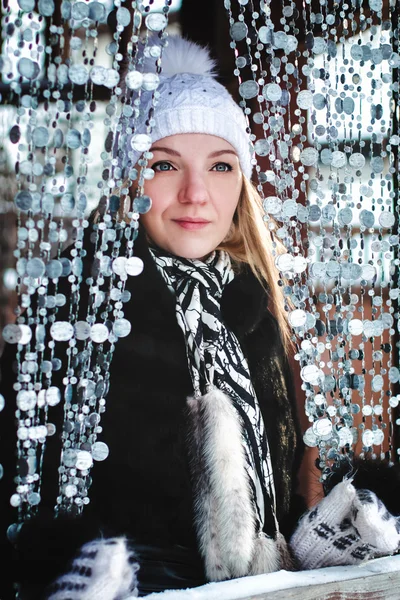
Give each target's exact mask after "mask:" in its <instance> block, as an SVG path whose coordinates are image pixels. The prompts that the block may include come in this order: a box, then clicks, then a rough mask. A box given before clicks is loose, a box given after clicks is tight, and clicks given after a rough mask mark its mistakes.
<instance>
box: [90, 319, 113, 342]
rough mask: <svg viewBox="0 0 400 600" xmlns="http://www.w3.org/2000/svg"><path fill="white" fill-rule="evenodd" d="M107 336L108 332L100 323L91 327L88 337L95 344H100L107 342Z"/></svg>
mask: <svg viewBox="0 0 400 600" xmlns="http://www.w3.org/2000/svg"><path fill="white" fill-rule="evenodd" d="M108 336H109V331H108V329H107V327H106V326H105V325H103V324H102V323H96V324H95V325H92V327H91V329H90V337H91V339H92V340H93V342H96V344H102V343H103V342H105V341H106V340H108Z"/></svg>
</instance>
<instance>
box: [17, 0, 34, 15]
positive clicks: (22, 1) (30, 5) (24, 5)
mask: <svg viewBox="0 0 400 600" xmlns="http://www.w3.org/2000/svg"><path fill="white" fill-rule="evenodd" d="M18 6H19V7H20V9H21V10H23V11H25V12H31V11H32V10H34V9H35V0H18Z"/></svg>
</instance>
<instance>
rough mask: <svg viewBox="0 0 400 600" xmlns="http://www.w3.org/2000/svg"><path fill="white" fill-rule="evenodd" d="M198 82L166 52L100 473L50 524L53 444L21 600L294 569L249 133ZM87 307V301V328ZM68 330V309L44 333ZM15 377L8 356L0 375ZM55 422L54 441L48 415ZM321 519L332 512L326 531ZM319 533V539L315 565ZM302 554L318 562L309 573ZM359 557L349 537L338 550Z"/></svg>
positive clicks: (8, 391) (267, 274)
mask: <svg viewBox="0 0 400 600" xmlns="http://www.w3.org/2000/svg"><path fill="white" fill-rule="evenodd" d="M187 65H190V68H189V67H188V66H187ZM211 67H212V63H211V61H210V59H209V57H208V54H207V52H206V51H205V50H204V49H200V48H198V47H197V46H195V45H193V44H190V43H189V42H186V41H184V40H181V39H180V38H176V39H174V38H171V39H170V42H169V46H168V48H167V49H166V50H165V55H164V58H163V68H164V78H163V80H162V83H161V86H160V88H159V91H160V99H159V102H158V106H157V110H156V112H155V115H154V119H155V122H154V127H153V129H152V134H151V135H152V142H153V144H152V148H151V152H152V158H151V159H150V161H149V166H151V167H152V169H153V170H154V178H153V179H150V180H148V181H146V184H145V193H146V194H148V195H149V196H150V197H151V198H152V203H153V204H152V208H151V210H150V211H149V212H148V213H146V214H144V215H143V216H142V217H141V226H140V229H139V235H138V238H137V240H136V241H135V246H134V248H135V255H136V256H138V257H140V258H141V259H142V260H143V263H144V270H143V273H142V274H141V275H139V276H138V277H136V278H133V279H132V278H130V279H128V281H127V290H128V291H129V292H130V294H131V298H130V300H129V302H128V303H127V304H126V305H125V317H126V318H127V319H128V320H129V321H130V322H131V324H132V330H131V333H130V335H128V336H127V337H124V338H121V339H120V340H119V341H118V343H117V344H116V349H115V353H114V357H113V362H112V367H111V384H110V392H109V394H108V396H107V409H106V411H105V413H104V414H103V415H102V420H101V426H102V428H103V434H102V439H103V440H104V441H105V442H106V443H107V444H108V446H109V448H110V456H109V457H108V459H107V460H105V461H104V462H102V463H99V464H97V465H96V466H95V467H94V469H93V482H92V485H91V488H90V491H89V494H90V500H91V501H90V504H89V505H88V506H87V507H86V508H85V510H84V511H83V516H81V517H79V518H75V519H74V518H71V517H70V516H68V515H66V516H65V517H61V516H60V517H59V518H57V519H56V520H54V519H53V506H54V503H55V498H56V495H57V484H58V478H57V469H58V464H59V463H58V461H59V454H60V442H59V438H58V436H53V437H52V438H49V439H48V442H47V448H46V454H45V464H44V473H43V483H42V490H41V496H42V501H41V504H40V509H39V513H38V516H37V517H36V518H34V519H32V520H31V521H30V522H28V523H26V524H25V525H23V527H22V529H21V531H20V533H19V536H18V538H17V541H16V544H15V548H14V550H13V552H14V554H13V555H12V556H11V557H10V561H9V565H8V567H7V569H6V570H5V571H4V575H3V576H2V579H3V582H4V586H5V583H6V580H7V581H8V582H9V583H11V582H12V581H18V582H19V585H20V598H22V599H26V600H33V599H37V598H43V597H49V598H51V599H52V600H61V599H62V598H63V599H65V598H69V599H78V598H79V599H80V600H91V599H94V598H96V599H101V600H109V599H110V600H111V599H113V600H114V599H122V598H126V597H128V596H129V595H132V594H133V593H136V592H137V591H138V592H139V594H140V595H142V596H143V595H146V594H148V593H150V592H153V591H162V590H166V589H181V588H187V587H194V586H198V585H202V584H203V583H206V582H207V581H220V580H224V579H229V578H233V577H242V576H246V575H251V574H257V573H266V572H270V571H274V570H278V569H279V568H283V567H285V568H289V566H290V565H291V564H293V563H291V560H292V558H293V557H291V556H290V553H289V550H288V547H287V544H286V541H285V538H286V539H287V540H288V539H289V538H290V535H291V534H292V533H293V531H294V530H295V525H296V523H297V521H298V520H299V518H300V516H301V514H302V513H303V512H304V510H305V504H304V501H303V500H302V498H301V497H299V496H297V495H296V485H297V482H296V474H297V472H298V469H299V464H300V459H301V451H302V449H301V442H300V432H299V426H298V420H297V416H296V407H295V396H294V391H293V385H292V380H291V375H290V369H289V366H288V361H287V358H286V350H287V347H288V342H287V341H286V340H288V327H287V324H286V320H285V314H284V310H283V300H282V297H281V293H280V288H279V286H278V285H277V279H278V278H277V274H276V273H275V271H274V266H273V255H272V247H271V245H270V241H269V239H270V238H269V234H268V232H267V230H266V228H265V226H264V223H263V219H262V207H261V200H260V197H259V196H258V194H257V193H256V191H255V190H254V189H253V188H252V186H251V184H250V182H249V180H250V177H251V164H252V163H251V154H250V151H249V143H248V133H247V126H246V122H245V119H244V117H243V115H242V112H241V110H240V109H239V107H237V106H236V104H235V103H234V101H233V100H232V98H231V97H230V95H229V94H228V92H227V91H226V90H225V89H224V88H223V87H222V86H221V85H220V84H219V83H217V82H216V81H215V80H214V79H213V77H212V76H211V75H210V68H211ZM143 102H144V103H145V99H143ZM127 158H128V159H129V160H128V161H126V159H127ZM138 158H139V155H137V154H135V152H132V151H131V150H130V146H127V149H125V150H122V153H121V150H120V153H119V160H120V162H121V164H122V163H125V164H124V165H123V166H124V167H126V168H131V167H132V166H134V164H135V163H136V162H137V160H138ZM126 162H128V163H130V164H126ZM132 195H134V190H132ZM94 227H95V228H96V219H94ZM84 247H85V249H87V260H86V263H85V265H84V267H85V276H84V281H85V278H86V277H87V276H88V275H89V274H90V272H91V266H92V263H93V259H94V256H93V255H94V252H93V246H92V244H91V241H90V236H89V235H87V236H86V238H85V240H84ZM60 286H63V280H62V279H61V280H60ZM61 289H62V288H61ZM89 301H90V299H89V292H88V289H87V287H85V286H84V285H83V287H82V292H81V303H80V305H81V307H82V313H83V314H84V313H85V309H86V307H87V303H88V302H89ZM272 311H273V313H274V314H275V316H273V313H272ZM67 315H68V310H67V307H66V308H65V310H63V309H60V311H59V313H58V318H59V319H60V320H62V319H63V318H64V319H66V318H68V317H67ZM12 362H13V352H12V349H11V350H10V347H8V348H7V351H6V353H5V356H4V358H3V364H2V371H3V374H4V373H6V374H7V373H8V372H11V368H12V367H11V365H12ZM53 385H54V383H53ZM59 385H60V386H62V382H59ZM2 393H3V395H4V396H5V398H6V399H7V402H6V408H5V414H3V418H2V426H3V430H4V433H3V434H2V435H1V438H0V443H2V448H1V451H2V456H4V457H5V464H4V472H5V474H4V478H3V480H2V481H1V489H0V493H1V498H2V502H3V506H4V509H2V511H1V517H2V528H1V535H2V540H3V546H4V548H6V549H7V556H10V553H11V545H10V544H9V542H8V541H6V539H5V535H4V532H5V530H6V528H7V526H8V525H9V523H11V522H13V520H15V515H13V514H12V510H11V509H10V508H9V506H7V504H8V498H9V497H10V495H11V493H12V489H13V482H12V478H13V477H14V469H15V468H14V467H13V460H12V457H10V454H11V453H10V451H9V450H8V452H7V448H8V449H9V448H10V447H12V446H11V445H12V439H11V434H13V432H12V426H11V425H10V421H11V420H12V419H13V414H14V410H15V408H14V406H13V402H12V400H10V398H12V396H13V395H15V392H14V391H13V379H12V377H7V376H6V377H4V380H3V383H2ZM58 419H59V421H58V422H57V423H56V425H57V430H58V431H60V429H62V420H63V415H62V411H61V409H60V411H59V414H58ZM53 420H55V417H54V414H53ZM7 421H8V425H7V426H6V424H7ZM10 432H11V434H10ZM337 490H339V493H338V492H337ZM334 491H335V493H336V496H334V497H333V504H334V506H335V507H337V505H338V504H340V503H342V505H341V510H340V511H336V512H335V511H332V510H331V509H332V504H331V505H328V506H327V505H326V501H327V500H329V498H330V496H328V497H327V498H326V499H325V500H324V501H323V502H325V504H323V503H322V504H321V505H320V507H319V509H318V508H317V509H314V511H313V513H307V514H306V516H305V517H304V518H303V520H302V521H301V523H300V525H299V527H298V528H297V530H296V533H295V536H297V538H296V537H294V538H293V539H295V541H296V540H297V541H296V543H295V548H294V555H295V557H296V558H297V560H298V561H299V566H300V567H301V566H305V567H306V568H307V567H310V566H319V565H322V564H340V556H339V557H338V556H337V555H335V551H336V552H337V544H336V545H335V542H337V539H338V538H340V539H342V538H343V529H341V530H340V532H339V535H337V532H336V531H334V530H333V528H334V526H335V525H336V524H337V525H338V527H339V526H340V525H342V521H343V519H344V516H346V515H347V513H348V512H349V510H350V509H351V507H352V503H353V502H355V501H356V500H357V501H358V496H357V494H356V491H355V489H354V488H353V486H352V485H351V483H349V482H347V481H346V482H344V483H340V484H339V485H338V486H337V487H336V488H335V490H334ZM371 497H372V498H373V500H374V502H375V496H371ZM343 498H344V499H345V500H344V504H343V502H342V501H343ZM374 502H372V503H371V502H370V503H369V504H373V505H374V507H375V505H376V507H377V509H376V511H375V513H376V514H378V513H377V511H378V508H379V507H378V504H377V503H374ZM318 510H319V513H318ZM332 512H334V513H335V514H334V518H336V517H337V516H338V513H339V512H340V519H339V520H336V521H335V523H333V522H332V515H331V513H332ZM364 512H365V511H364ZM360 513H363V508H362V502H361V500H360ZM375 513H374V517H375V516H376V514H375ZM311 514H312V515H313V516H312V517H311V516H310V515H311ZM389 516H390V515H389ZM390 519H392V520H390ZM390 519H387V520H386V521H387V522H389V523H390V526H391V527H392V529H390V531H389V534H388V535H389V537H390V536H391V537H390V543H391V544H392V546H393V545H394V544H398V534H397V530H396V527H395V523H394V521H393V518H392V517H390ZM381 521H382V520H381ZM325 522H328V523H329V525H330V530H331V531H332V533H330V534H329V536H330V539H329V540H328V541H327V540H326V538H324V543H323V546H322V547H321V546H318V543H319V542H320V540H321V538H322V537H323V536H321V535H320V531H321V524H322V525H324V524H325ZM380 525H381V522H379V526H380ZM349 527H352V528H353V529H354V522H350V524H349ZM339 529H340V528H339ZM339 529H338V531H339ZM353 529H351V532H350V531H349V530H348V531H347V533H348V534H350V533H352V534H353ZM378 529H379V528H378ZM395 530H396V532H395V533H393V531H395ZM380 531H381V529H379V532H380ZM379 535H380V534H379ZM396 536H397V537H396ZM348 537H349V536H348ZM349 539H350V538H349ZM393 540H394V541H393ZM82 545H83V547H82ZM310 545H312V547H313V550H314V548H317V549H319V550H318V552H317V554H316V555H315V556H314V557H313V561H314V562H313V563H312V564H311V563H309V564H307V556H308V555H310ZM361 545H363V547H365V543H364V541H363V540H362V539H361V536H358V537H357V536H355V537H354V539H353V540H350V541H349V542H348V544H347V548H348V547H351V549H352V550H354V548H355V547H356V548H357V549H359V548H360V546H361ZM296 547H298V548H299V549H300V550H299V551H297V549H296ZM80 548H81V550H79V549H80ZM321 548H322V549H321ZM385 548H386V546H385ZM391 548H392V547H390V549H389V550H386V551H387V552H388V551H389V552H390V551H394V549H395V548H393V550H392V549H391ZM327 549H328V550H327ZM314 554H315V552H314ZM373 554H374V551H373V550H372V549H371V548H370V549H369V551H367V550H365V553H364V557H365V556H370V555H373ZM74 557H75V558H74ZM72 559H74V562H73V563H72V567H68V565H69V563H70V561H71V560H72ZM356 560H361V557H360V556H358V557H355V556H354V557H348V558H346V561H347V562H355V561H356ZM335 561H336V562H335ZM138 568H139V572H138V573H137V570H138ZM55 580H56V583H55V584H54V585H53V586H50V587H48V584H50V583H51V582H52V581H55ZM45 590H46V591H45ZM5 593H7V594H10V596H6V595H5ZM7 597H11V591H10V587H9V589H8V591H7V592H4V594H3V596H2V598H7Z"/></svg>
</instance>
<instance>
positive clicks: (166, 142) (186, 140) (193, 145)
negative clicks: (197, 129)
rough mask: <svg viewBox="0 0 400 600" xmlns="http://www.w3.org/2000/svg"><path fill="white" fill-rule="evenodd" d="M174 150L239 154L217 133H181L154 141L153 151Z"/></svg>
mask: <svg viewBox="0 0 400 600" xmlns="http://www.w3.org/2000/svg"><path fill="white" fill-rule="evenodd" d="M157 150H158V151H160V150H164V151H165V150H172V151H176V152H179V153H185V154H186V153H196V154H197V153H201V154H206V155H208V154H210V153H212V152H227V153H229V154H233V155H235V156H237V152H236V150H235V149H234V147H233V146H232V145H231V144H230V143H229V142H227V141H226V140H224V139H223V138H220V137H218V136H215V135H209V134H206V133H179V134H176V135H170V136H168V137H164V138H161V139H160V140H157V141H156V142H154V143H153V145H152V147H151V151H157Z"/></svg>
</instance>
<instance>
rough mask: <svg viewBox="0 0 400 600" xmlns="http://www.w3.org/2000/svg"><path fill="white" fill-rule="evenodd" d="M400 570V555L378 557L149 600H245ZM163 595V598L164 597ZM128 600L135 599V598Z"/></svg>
mask: <svg viewBox="0 0 400 600" xmlns="http://www.w3.org/2000/svg"><path fill="white" fill-rule="evenodd" d="M394 571H400V555H397V556H387V557H384V558H376V559H374V560H370V561H367V562H365V563H363V564H360V565H357V566H348V567H326V568H324V569H314V570H311V571H278V572H276V573H268V574H266V575H255V576H253V577H242V578H240V579H231V580H230V581H221V582H219V583H207V584H206V585H202V586H200V587H197V588H191V589H187V590H168V591H166V592H158V593H154V594H149V595H148V596H146V598H147V599H148V600H243V599H245V598H249V596H254V595H257V594H264V593H266V592H276V591H279V590H288V589H292V588H300V587H306V586H312V585H321V584H326V583H333V582H335V581H350V580H351V579H358V578H360V577H370V576H372V575H379V574H380V573H392V572H394ZM161 596H163V597H162V598H161ZM127 600H134V598H133V597H131V598H130V599H129V598H128V599H127Z"/></svg>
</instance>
